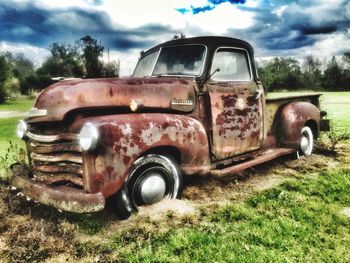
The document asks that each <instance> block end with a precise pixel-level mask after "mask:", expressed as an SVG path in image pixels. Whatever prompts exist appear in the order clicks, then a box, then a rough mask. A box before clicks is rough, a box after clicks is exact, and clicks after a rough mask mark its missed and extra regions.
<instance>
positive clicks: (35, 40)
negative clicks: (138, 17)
mask: <svg viewBox="0 0 350 263" xmlns="http://www.w3.org/2000/svg"><path fill="white" fill-rule="evenodd" d="M95 2H96V1H95ZM0 27H1V29H2V30H0V39H1V40H2V41H7V42H15V43H26V44H30V45H33V46H38V47H48V46H49V45H50V44H51V43H53V42H72V41H74V40H77V39H79V38H80V37H83V36H85V35H91V36H92V37H94V38H97V39H98V40H99V41H101V42H102V44H103V45H104V46H105V47H109V48H112V49H115V50H128V49H132V48H145V47H150V46H151V45H153V44H155V43H154V40H152V37H151V36H152V34H166V35H169V36H170V35H174V34H175V33H176V32H175V31H173V30H172V29H171V28H169V27H167V26H162V25H156V24H144V25H142V26H139V27H136V28H133V29H129V28H126V27H125V26H122V25H118V24H116V23H114V22H113V21H111V19H110V16H109V14H108V13H106V12H104V11H96V10H89V9H82V8H78V7H72V8H69V9H67V8H57V9H43V8H39V7H37V6H36V5H34V4H31V3H28V4H18V3H15V2H7V3H0Z"/></svg>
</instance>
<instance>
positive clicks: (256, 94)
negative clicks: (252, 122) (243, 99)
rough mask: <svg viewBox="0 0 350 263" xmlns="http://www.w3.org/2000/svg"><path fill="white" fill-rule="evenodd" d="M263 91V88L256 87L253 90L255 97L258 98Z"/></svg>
mask: <svg viewBox="0 0 350 263" xmlns="http://www.w3.org/2000/svg"><path fill="white" fill-rule="evenodd" d="M262 93H263V89H260V88H257V89H256V90H255V99H256V100H257V99H259V97H260V96H261V94H262Z"/></svg>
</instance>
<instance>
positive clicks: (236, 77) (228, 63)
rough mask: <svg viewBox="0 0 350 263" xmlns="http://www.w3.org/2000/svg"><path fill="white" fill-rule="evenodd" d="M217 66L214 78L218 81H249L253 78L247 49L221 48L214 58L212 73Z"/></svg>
mask: <svg viewBox="0 0 350 263" xmlns="http://www.w3.org/2000/svg"><path fill="white" fill-rule="evenodd" d="M217 68H219V69H220V71H218V72H216V73H215V74H214V75H213V76H212V79H213V80H218V81H220V80H221V81H248V80H251V79H252V76H251V71H250V67H249V62H248V53H247V52H246V51H245V50H241V49H234V48H219V49H218V50H217V51H216V53H215V55H214V59H213V64H212V67H211V73H213V72H214V71H215V70H216V69H217Z"/></svg>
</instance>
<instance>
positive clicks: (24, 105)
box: [0, 99, 34, 112]
mask: <svg viewBox="0 0 350 263" xmlns="http://www.w3.org/2000/svg"><path fill="white" fill-rule="evenodd" d="M33 105H34V101H33V100H28V99H18V100H14V101H8V102H6V103H4V104H0V111H24V112H26V111H29V110H30V109H31V108H32V107H33Z"/></svg>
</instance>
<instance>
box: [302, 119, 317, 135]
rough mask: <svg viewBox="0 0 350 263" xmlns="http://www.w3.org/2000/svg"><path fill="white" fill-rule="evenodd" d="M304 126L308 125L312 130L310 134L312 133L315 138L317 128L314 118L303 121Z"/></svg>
mask: <svg viewBox="0 0 350 263" xmlns="http://www.w3.org/2000/svg"><path fill="white" fill-rule="evenodd" d="M305 126H308V127H310V129H311V130H312V134H313V135H314V138H315V139H316V138H317V137H318V129H317V123H316V121H314V120H309V121H307V122H306V123H305Z"/></svg>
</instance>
